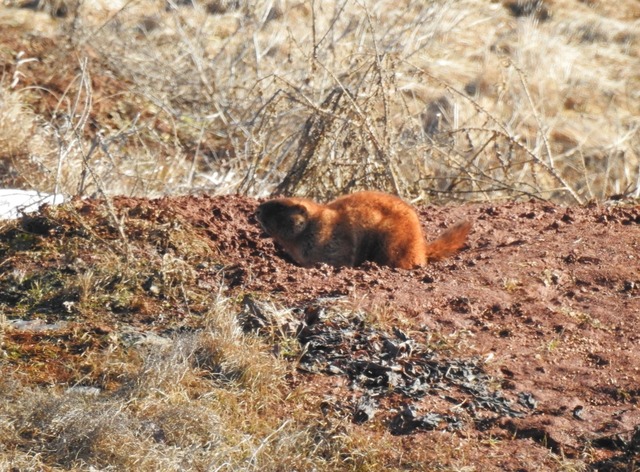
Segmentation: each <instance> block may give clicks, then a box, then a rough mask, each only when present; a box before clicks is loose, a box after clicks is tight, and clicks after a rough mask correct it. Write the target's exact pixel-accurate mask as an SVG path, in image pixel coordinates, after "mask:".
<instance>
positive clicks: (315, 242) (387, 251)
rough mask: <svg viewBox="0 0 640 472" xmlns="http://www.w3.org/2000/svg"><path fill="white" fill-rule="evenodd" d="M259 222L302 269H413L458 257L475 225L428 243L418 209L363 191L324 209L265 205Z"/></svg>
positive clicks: (285, 201) (297, 202)
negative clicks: (372, 266)
mask: <svg viewBox="0 0 640 472" xmlns="http://www.w3.org/2000/svg"><path fill="white" fill-rule="evenodd" d="M256 218H257V219H258V221H259V222H260V224H261V225H262V227H263V228H264V230H265V231H266V232H267V233H268V234H269V235H270V236H271V237H273V239H274V240H275V241H276V242H277V243H278V244H280V245H281V246H282V247H283V248H284V250H285V251H286V252H287V253H288V254H289V255H290V256H291V257H292V258H293V259H294V260H295V261H296V262H297V263H298V264H300V265H302V266H305V267H308V266H312V265H314V264H316V263H319V262H324V263H327V264H330V265H333V266H357V265H360V264H362V263H363V262H365V261H372V262H375V263H377V264H379V265H387V266H391V267H399V268H403V269H411V268H414V267H417V266H421V265H424V264H425V263H426V262H427V260H437V259H442V258H444V257H447V256H450V255H452V254H454V253H455V252H456V251H457V250H458V249H460V248H461V247H462V246H463V245H464V243H465V241H466V238H467V235H468V233H469V230H470V229H471V225H470V224H469V223H468V222H464V223H459V224H457V225H455V226H453V227H452V228H450V229H449V230H448V231H446V232H445V233H444V234H443V236H442V237H441V238H439V239H437V240H436V241H434V242H433V243H431V244H427V243H426V241H425V238H424V235H423V232H422V228H421V226H420V221H419V219H418V215H417V214H416V212H415V210H414V209H413V208H412V207H411V206H410V205H408V204H407V203H405V202H404V201H402V200H401V199H400V198H398V197H395V196H393V195H389V194H386V193H381V192H358V193H354V194H351V195H346V196H343V197H340V198H338V199H336V200H333V201H332V202H330V203H328V204H326V205H322V204H318V203H315V202H313V201H311V200H307V199H304V198H280V199H275V200H269V201H267V202H265V203H262V204H261V205H260V206H259V207H258V210H257V212H256Z"/></svg>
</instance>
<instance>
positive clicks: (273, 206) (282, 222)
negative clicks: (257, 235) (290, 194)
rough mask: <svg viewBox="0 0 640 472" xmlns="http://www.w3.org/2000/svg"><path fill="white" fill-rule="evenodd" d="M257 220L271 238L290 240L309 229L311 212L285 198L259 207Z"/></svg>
mask: <svg viewBox="0 0 640 472" xmlns="http://www.w3.org/2000/svg"><path fill="white" fill-rule="evenodd" d="M256 219H257V220H258V222H259V223H260V225H261V226H262V228H263V229H264V230H265V231H266V232H267V233H268V234H269V235H270V236H272V237H274V238H278V239H283V240H290V239H293V238H295V237H296V236H298V235H299V234H300V233H302V231H304V229H305V228H306V227H307V223H308V221H309V212H308V211H307V208H306V207H305V206H304V205H302V204H300V203H297V202H294V201H292V200H289V199H286V198H283V199H278V200H270V201H268V202H264V203H262V204H261V205H260V206H258V210H257V211H256Z"/></svg>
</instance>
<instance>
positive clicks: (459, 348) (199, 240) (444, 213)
mask: <svg viewBox="0 0 640 472" xmlns="http://www.w3.org/2000/svg"><path fill="white" fill-rule="evenodd" d="M257 204H258V201H256V200H253V199H250V198H246V197H241V196H227V197H208V196H200V197H191V196H189V197H178V198H163V199H158V200H145V199H131V198H117V199H115V200H114V201H113V204H112V207H111V209H109V206H108V205H105V203H104V202H96V201H75V202H72V203H71V204H70V205H72V206H73V208H74V212H73V214H75V215H80V217H79V218H80V219H74V218H71V217H68V216H62V215H63V214H62V213H60V212H56V216H53V215H52V211H53V210H49V211H45V212H44V213H43V214H42V215H40V216H32V217H25V218H24V219H23V220H22V221H21V222H20V223H19V224H20V225H21V228H22V229H21V231H27V232H28V233H30V234H36V235H40V236H41V237H43V238H52V237H55V238H62V239H64V238H70V237H71V235H72V234H84V233H87V232H91V233H92V234H94V235H95V236H96V237H97V238H99V240H101V241H107V242H108V241H119V240H124V239H126V240H128V241H142V240H144V241H146V242H147V243H148V244H151V245H153V246H154V247H156V249H157V250H158V252H159V253H160V254H170V253H171V252H172V251H175V250H176V247H174V246H172V244H174V243H173V242H172V241H173V239H172V238H171V237H170V234H169V232H170V231H172V230H177V228H186V229H188V231H189V232H190V233H189V234H193V235H194V236H193V238H192V244H193V246H192V248H189V249H188V250H187V252H188V253H190V254H191V255H192V259H193V260H191V261H189V263H190V264H191V267H192V268H193V270H194V271H195V275H194V279H193V281H192V283H194V284H197V285H198V286H199V287H205V288H206V287H214V286H216V284H219V281H220V277H222V278H223V280H224V281H225V285H226V289H227V290H229V291H230V293H236V294H238V295H239V296H242V297H244V300H245V302H244V306H245V312H244V314H245V318H244V320H243V323H244V326H245V328H246V329H248V330H252V331H258V332H260V331H261V330H263V329H266V328H268V327H269V325H273V326H276V325H277V326H276V327H277V328H278V329H286V330H289V331H291V332H293V333H294V334H295V336H296V337H297V339H298V340H299V341H300V343H302V344H303V345H304V346H305V351H304V355H303V356H302V357H301V358H300V359H298V362H299V369H298V374H296V376H295V378H293V379H292V382H294V383H296V382H298V383H299V382H305V383H307V384H308V388H309V390H311V391H313V390H314V389H316V391H317V393H318V395H325V396H326V398H327V400H326V403H325V405H326V408H327V409H328V410H331V411H333V412H334V413H335V412H344V414H345V415H346V416H347V417H350V418H351V420H352V421H353V422H354V423H356V424H367V423H369V422H370V420H371V418H373V417H374V416H377V417H378V418H381V422H382V424H384V426H385V428H386V430H387V431H389V432H391V433H392V434H394V435H397V436H407V435H410V436H412V437H414V438H419V437H420V435H425V434H428V433H424V431H430V430H434V429H436V430H439V431H451V432H452V433H451V434H462V435H463V436H464V435H467V436H469V437H471V436H473V437H486V438H500V439H503V440H507V439H508V440H514V438H515V440H517V441H520V440H522V441H521V444H519V446H518V447H519V448H520V449H519V450H521V451H525V452H522V456H521V459H518V458H516V457H513V459H512V461H511V463H506V462H505V463H501V465H500V467H503V468H506V469H505V470H516V469H517V468H518V467H519V466H522V464H525V465H526V460H527V459H526V457H533V456H535V455H536V454H537V452H536V451H539V450H540V448H543V449H544V448H549V449H551V450H552V451H554V452H557V453H562V454H564V455H565V456H567V457H580V458H584V457H585V455H588V460H587V462H588V463H590V464H593V466H594V467H596V468H598V467H600V468H603V469H598V470H632V469H625V468H624V467H627V465H628V464H631V463H633V461H634V460H635V461H637V460H638V450H639V448H640V433H639V432H638V431H640V430H639V429H638V428H639V426H640V410H639V408H638V403H639V399H640V387H639V386H640V349H638V347H639V345H640V334H638V333H640V207H639V206H633V205H628V204H627V205H622V204H621V205H616V204H611V205H590V206H587V207H571V208H564V207H559V206H555V205H552V204H549V203H545V202H538V201H529V202H522V203H513V202H510V203H503V204H497V203H492V204H476V205H465V206H460V207H455V208H443V207H425V208H420V209H419V214H420V217H421V220H422V222H423V224H424V226H425V229H426V233H427V235H428V238H429V239H434V238H435V237H437V234H439V233H440V232H442V231H443V230H444V229H445V228H447V227H448V226H450V225H451V224H453V223H455V222H457V221H459V220H465V219H467V220H471V221H473V230H472V233H471V235H470V239H469V243H468V245H467V247H466V248H465V249H463V251H462V252H461V253H460V254H459V255H457V256H455V257H453V258H450V259H448V260H445V261H442V262H438V263H434V264H430V265H428V266H426V267H423V268H420V269H417V270H411V271H407V270H395V269H390V268H386V267H378V266H376V265H374V264H365V265H364V266H362V267H358V268H341V269H336V268H333V267H329V266H324V265H323V266H319V267H315V268H311V269H304V268H301V267H298V266H296V265H295V264H293V263H292V262H291V261H290V260H289V259H288V258H287V256H286V255H285V254H284V253H283V252H282V251H281V250H279V249H278V248H277V247H275V246H274V244H273V242H272V241H271V239H269V238H268V237H267V236H266V235H265V234H263V233H262V231H261V230H260V229H259V226H258V225H257V223H256V221H255V219H254V216H253V212H254V211H255V208H256V206H257ZM69 214H72V213H69ZM43 215H44V216H43ZM114 215H115V216H117V219H118V221H119V222H120V223H119V224H116V223H114V222H115V221H116V219H115V218H113V216H114ZM171 228H172V229H171ZM3 234H4V236H3V241H8V240H9V239H11V238H14V239H15V238H16V235H15V234H14V233H11V234H10V232H9V233H7V232H5V233H3ZM22 239H23V240H24V241H23V244H25V245H27V247H28V248H32V246H33V244H35V243H32V242H30V241H28V240H27V239H25V238H24V237H22ZM0 248H1V247H0ZM182 250H183V251H184V250H185V249H184V248H182ZM22 254H23V255H25V256H24V257H25V260H24V261H22V262H21V261H20V260H19V258H18V252H12V253H11V254H10V255H11V258H7V259H5V262H4V265H5V267H4V269H3V270H5V271H7V270H13V271H15V270H16V269H17V268H18V267H19V266H20V264H28V256H27V255H26V254H28V252H24V253H22ZM8 255H9V254H8V253H6V252H5V253H0V256H3V257H5V256H8ZM87 257H89V254H87ZM56 264H58V267H60V261H57V262H56ZM65 267H66V266H65ZM141 283H142V284H143V285H144V286H145V287H146V288H147V291H148V292H150V293H153V290H152V288H153V286H154V284H157V283H160V282H158V281H157V280H155V279H153V276H149V277H147V278H146V279H145V280H144V281H142V282H141ZM20 290H21V289H20V287H18V288H16V287H12V288H11V289H10V288H9V287H7V286H3V287H0V298H1V301H2V303H3V304H4V305H5V306H9V305H12V304H13V305H15V304H16V303H18V300H20V297H21V294H20V293H21V292H20ZM152 298H153V297H150V300H145V301H140V300H138V301H137V302H136V307H137V308H136V310H129V311H128V312H127V315H126V317H124V315H123V312H124V311H126V310H124V309H121V310H120V311H118V307H117V306H114V308H113V311H114V313H115V314H114V319H113V320H110V319H109V318H106V317H104V316H103V317H101V320H100V324H99V326H97V327H96V325H94V326H93V328H90V329H89V328H87V329H88V330H89V331H91V329H92V330H93V331H96V330H98V331H100V332H109V330H111V329H113V328H112V327H110V326H114V325H115V323H116V321H117V322H122V320H123V319H126V320H127V322H128V323H130V324H131V325H132V326H137V327H138V328H140V327H145V326H146V327H147V328H149V329H153V330H154V331H155V332H159V333H165V332H169V331H171V330H175V329H184V328H185V327H188V326H189V323H190V321H189V320H190V319H191V318H189V316H191V315H192V313H189V314H182V315H180V316H181V317H179V316H177V315H175V316H174V317H173V318H171V319H166V320H158V319H153V315H152V313H153V310H152V309H150V308H149V306H151V305H153V304H154V303H155V304H160V303H161V302H160V301H158V300H155V301H154V299H152ZM263 303H275V304H277V305H279V306H282V307H286V308H288V309H290V311H289V312H288V315H287V318H286V321H282V320H274V319H271V318H269V316H268V315H266V314H265V313H264V312H263V311H262V310H261V308H260V307H261V304H263ZM65 306H66V305H65ZM66 307H67V308H69V307H68V306H66ZM69 309H71V308H69ZM191 309H192V312H193V313H196V312H197V306H195V305H193V306H192V307H191ZM165 311H166V307H165ZM7 313H8V316H9V318H10V317H11V313H10V312H7ZM123 317H124V318H123ZM167 318H169V317H167ZM178 318H179V319H178ZM50 321H55V320H50ZM16 329H18V328H16ZM12 336H13V337H12V338H11V342H13V343H16V344H17V343H20V342H21V341H20V339H22V338H25V336H24V334H22V335H20V336H22V338H20V336H18V334H15V333H14V335H12ZM36 337H37V338H38V339H42V338H43V336H42V335H37V336H36V335H30V336H29V340H30V341H29V342H31V341H32V340H33V338H36ZM44 337H46V336H44ZM24 342H26V341H24ZM274 351H275V352H276V353H277V351H278V347H277V346H276V347H274ZM67 377H68V375H67ZM67 377H65V379H67ZM363 427H364V426H363ZM460 431H462V433H460ZM415 441H416V440H414V442H413V443H412V444H414V446H415V444H417V443H415ZM417 441H418V442H419V441H420V440H419V439H418V440H417ZM505 447H507V446H505ZM523 448H524V449H523ZM527 448H529V450H527ZM494 465H495V464H494ZM607 467H608V468H607Z"/></svg>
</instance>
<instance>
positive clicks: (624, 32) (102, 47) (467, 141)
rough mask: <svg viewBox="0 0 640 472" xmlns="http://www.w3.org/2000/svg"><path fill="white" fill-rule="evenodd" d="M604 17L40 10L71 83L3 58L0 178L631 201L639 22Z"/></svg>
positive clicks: (422, 9)
mask: <svg viewBox="0 0 640 472" xmlns="http://www.w3.org/2000/svg"><path fill="white" fill-rule="evenodd" d="M19 3H20V2H9V4H14V5H15V4H19ZM605 3H606V2H589V3H583V2H578V1H577V0H576V1H570V2H542V5H543V7H544V8H541V9H540V8H539V9H538V10H540V11H538V13H535V9H534V10H531V12H533V13H532V14H531V15H529V16H527V13H528V12H529V10H527V9H524V10H523V9H522V8H521V7H517V6H516V7H513V6H512V4H514V2H503V3H499V2H486V3H481V4H478V3H477V2H470V1H462V2H460V1H455V2H454V1H447V0H441V1H437V2H432V3H430V4H428V5H427V6H425V4H424V2H416V1H410V0H407V1H404V2H402V3H401V4H397V3H393V2H376V3H375V4H371V5H368V4H362V3H357V2H350V1H347V0H343V1H336V2H329V3H327V2H322V4H320V3H318V2H310V3H295V2H287V1H284V0H283V1H279V2H273V1H260V2H257V3H253V4H248V3H245V2H222V1H209V2H162V1H151V0H148V1H147V0H145V1H142V0H139V1H133V2H126V3H122V4H121V5H114V4H110V3H106V2H102V3H101V2H92V3H87V2H81V3H74V2H71V1H67V2H44V1H43V2H40V10H42V11H48V12H50V13H55V12H57V13H55V14H57V15H58V16H61V17H62V18H57V19H55V20H53V19H50V20H49V23H51V24H53V25H54V26H55V27H56V28H58V30H59V32H60V34H59V35H58V36H53V41H54V43H56V44H65V45H66V46H65V47H64V48H53V49H51V48H49V49H46V50H45V51H44V52H42V54H48V55H52V57H58V58H59V59H58V62H59V61H63V63H64V64H65V66H64V67H62V68H60V67H57V68H52V66H53V63H50V64H46V61H44V62H45V63H43V64H40V65H38V67H36V66H35V65H34V64H32V63H22V62H20V61H16V60H15V57H14V58H10V57H9V56H7V58H6V60H5V63H6V65H5V70H6V71H7V72H8V74H7V73H5V79H4V80H3V81H2V83H1V84H0V85H1V88H2V89H3V92H2V93H3V96H8V97H11V99H10V101H8V102H7V103H9V104H10V105H11V106H10V107H8V108H6V109H3V113H4V114H6V115H8V116H6V117H4V118H2V120H3V122H7V121H8V122H10V123H12V126H13V128H14V129H15V128H16V127H17V128H18V129H19V130H20V131H21V132H18V133H16V134H15V136H16V140H15V142H7V141H6V138H4V139H2V140H0V145H2V149H3V150H2V152H1V156H3V157H1V160H2V162H3V163H4V165H5V166H7V167H9V168H10V169H11V170H12V171H13V172H14V174H16V175H18V176H20V178H21V179H22V180H23V184H24V185H30V186H36V187H38V188H40V189H42V190H51V189H53V188H56V187H58V188H60V189H61V190H63V191H64V192H65V193H67V194H71V195H73V194H78V193H80V194H87V193H93V192H104V193H108V194H115V193H126V194H135V195H156V194H165V193H176V192H178V193H184V192H192V191H198V190H199V191H202V190H204V191H208V192H212V193H228V192H234V191H241V192H248V193H251V194H257V195H264V194H265V193H270V192H273V191H278V192H280V193H298V194H307V195H313V196H318V197H330V196H333V195H335V194H337V193H342V192H345V191H350V190H354V189H358V188H365V187H368V188H372V187H375V188H379V189H386V190H389V191H393V192H397V193H401V194H404V195H406V196H412V197H421V198H431V199H433V200H438V201H444V200H449V199H452V198H454V199H463V200H467V199H493V198H501V197H507V196H511V197H513V196H529V195H530V196H535V197H540V198H550V199H554V200H558V201H563V202H582V201H586V200H588V199H602V198H606V197H607V196H608V195H610V194H621V193H622V194H631V195H636V196H637V193H638V180H639V177H638V176H639V175H640V174H639V168H640V157H639V156H638V151H637V150H638V148H639V147H640V146H639V145H640V143H639V139H640V138H639V136H640V133H639V131H638V128H639V126H640V123H639V121H638V116H640V97H638V96H637V90H638V85H639V84H640V74H639V73H638V70H640V67H639V66H640V58H639V57H638V55H637V51H638V50H639V46H640V38H639V35H638V33H637V31H638V30H639V28H638V25H639V19H638V18H639V16H640V14H639V13H638V8H637V5H636V4H635V3H634V2H632V1H628V2H623V3H621V4H620V6H619V7H618V8H617V9H616V10H615V11H613V10H611V9H609V8H608V7H607V6H606V4H605ZM14 11H17V10H14ZM541 12H542V13H541ZM33 14H34V15H36V14H39V15H42V14H43V13H38V12H34V13H33ZM517 15H521V16H517ZM38 18H41V17H38ZM25 21H26V20H25ZM5 22H6V20H5ZM15 22H16V20H15V19H14V20H13V23H12V24H13V25H14V26H15ZM45 22H46V21H45V20H44V19H41V23H45ZM51 24H47V25H46V26H41V27H40V29H41V30H43V31H48V30H50V29H51ZM18 27H19V25H18ZM23 46H25V45H24V44H21V45H20V48H22V47H23ZM12 47H14V48H16V49H14V50H13V51H11V52H12V53H14V54H15V53H17V52H18V51H17V46H15V45H13V46H12ZM20 50H21V51H22V53H23V55H22V56H21V57H22V58H23V59H22V60H24V59H27V60H28V59H33V58H39V56H38V54H34V52H32V51H31V50H30V49H29V47H24V48H23V49H20ZM28 66H29V67H33V68H35V69H34V70H36V69H37V70H38V71H39V72H46V73H45V74H44V75H42V74H41V75H40V76H38V77H32V76H31V75H30V72H31V71H30V70H27V69H26V67H28ZM21 68H22V69H21ZM31 73H33V72H31ZM23 74H24V75H23ZM45 77H46V79H45ZM28 104H35V108H36V109H37V111H38V113H34V112H33V111H28V109H29V106H33V105H28ZM45 104H46V105H45ZM25 132H26V133H27V134H30V135H33V136H35V138H36V139H35V141H36V142H37V145H36V144H35V143H34V144H30V145H29V146H27V147H26V148H25V144H24V135H25ZM9 136H12V135H9ZM34 146H36V147H37V152H36V150H35V149H33V147H34ZM34 168H35V169H36V170H34Z"/></svg>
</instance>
